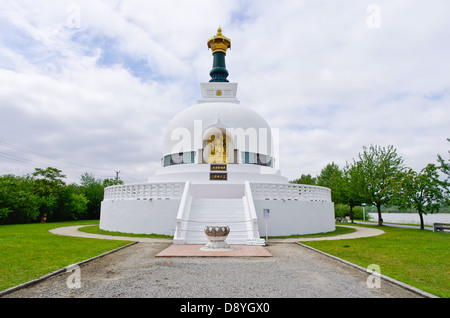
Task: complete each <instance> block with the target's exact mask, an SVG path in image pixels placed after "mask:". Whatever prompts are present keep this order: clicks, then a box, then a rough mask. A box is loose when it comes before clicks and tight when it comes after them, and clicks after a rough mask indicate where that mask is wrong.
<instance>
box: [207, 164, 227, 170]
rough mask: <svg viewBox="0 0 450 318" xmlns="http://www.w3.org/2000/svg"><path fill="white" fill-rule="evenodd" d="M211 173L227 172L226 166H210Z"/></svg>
mask: <svg viewBox="0 0 450 318" xmlns="http://www.w3.org/2000/svg"><path fill="white" fill-rule="evenodd" d="M211 171H227V165H217V164H212V165H211Z"/></svg>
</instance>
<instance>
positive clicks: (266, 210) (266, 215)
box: [260, 209, 270, 220]
mask: <svg viewBox="0 0 450 318" xmlns="http://www.w3.org/2000/svg"><path fill="white" fill-rule="evenodd" d="M260 211H261V210H260ZM264 218H265V219H266V220H267V219H270V210H269V209H264Z"/></svg>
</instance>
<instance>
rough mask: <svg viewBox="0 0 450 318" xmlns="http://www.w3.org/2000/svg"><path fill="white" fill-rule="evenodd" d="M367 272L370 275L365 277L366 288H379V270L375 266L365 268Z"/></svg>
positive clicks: (377, 266)
mask: <svg viewBox="0 0 450 318" xmlns="http://www.w3.org/2000/svg"><path fill="white" fill-rule="evenodd" d="M367 272H368V273H371V274H370V275H369V277H367V281H366V285H367V287H368V288H381V270H380V266H379V265H377V264H370V265H369V266H367Z"/></svg>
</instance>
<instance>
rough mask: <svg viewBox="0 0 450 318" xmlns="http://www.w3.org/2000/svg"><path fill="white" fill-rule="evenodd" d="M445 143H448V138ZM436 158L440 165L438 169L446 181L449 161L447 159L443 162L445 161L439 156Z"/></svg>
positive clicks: (449, 175)
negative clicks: (445, 176)
mask: <svg viewBox="0 0 450 318" xmlns="http://www.w3.org/2000/svg"><path fill="white" fill-rule="evenodd" d="M447 141H449V142H450V138H447ZM448 153H449V154H450V150H449V151H448ZM437 157H438V162H439V163H440V166H439V169H440V170H441V171H442V172H443V173H444V174H445V175H447V179H450V159H447V162H445V160H444V159H443V158H442V156H441V155H437Z"/></svg>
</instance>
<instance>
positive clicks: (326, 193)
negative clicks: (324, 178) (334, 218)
mask: <svg viewBox="0 0 450 318" xmlns="http://www.w3.org/2000/svg"><path fill="white" fill-rule="evenodd" d="M250 187H251V190H252V194H253V199H255V200H297V201H321V202H331V190H330V189H329V188H325V187H319V186H312V185H306V184H292V183H290V184H279V183H250Z"/></svg>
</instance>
